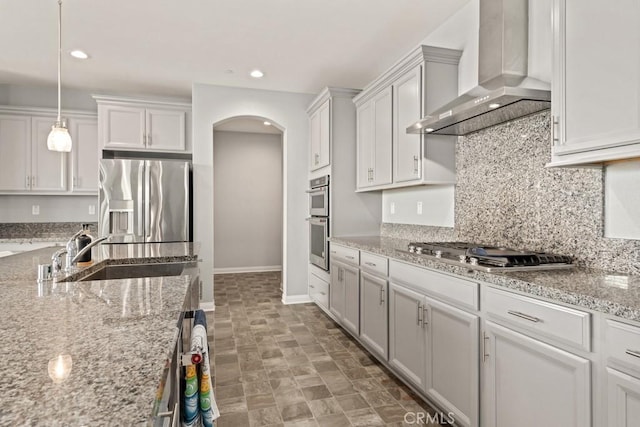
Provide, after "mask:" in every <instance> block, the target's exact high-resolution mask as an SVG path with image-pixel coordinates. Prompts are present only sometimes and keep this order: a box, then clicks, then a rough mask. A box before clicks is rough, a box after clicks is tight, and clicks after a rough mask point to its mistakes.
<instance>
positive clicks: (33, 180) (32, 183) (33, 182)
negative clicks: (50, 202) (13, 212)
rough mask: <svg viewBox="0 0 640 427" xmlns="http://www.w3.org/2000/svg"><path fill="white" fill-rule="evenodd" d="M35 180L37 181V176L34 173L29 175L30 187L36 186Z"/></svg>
mask: <svg viewBox="0 0 640 427" xmlns="http://www.w3.org/2000/svg"><path fill="white" fill-rule="evenodd" d="M36 182H38V177H37V176H35V175H34V176H32V177H31V188H35V187H36Z"/></svg>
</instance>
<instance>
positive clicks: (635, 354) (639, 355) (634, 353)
mask: <svg viewBox="0 0 640 427" xmlns="http://www.w3.org/2000/svg"><path fill="white" fill-rule="evenodd" d="M625 353H626V354H628V355H629V356H633V357H637V358H639V359H640V351H633V350H627V351H625Z"/></svg>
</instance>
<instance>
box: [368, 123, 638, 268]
mask: <svg viewBox="0 0 640 427" xmlns="http://www.w3.org/2000/svg"><path fill="white" fill-rule="evenodd" d="M550 123H551V119H550V112H549V111H545V112H542V113H538V114H535V115H532V116H529V117H525V118H522V119H519V120H515V121H512V122H509V123H505V124H502V125H499V126H494V127H492V128H489V129H486V130H483V131H480V132H476V133H473V134H470V135H467V136H465V137H461V138H459V140H458V143H457V146H456V168H457V179H456V188H455V226H454V228H441V227H428V226H417V225H408V224H389V223H386V224H382V227H381V234H382V235H385V236H389V237H399V238H405V239H416V240H422V241H428V240H432V241H438V240H440V241H442V240H458V241H473V242H482V243H485V244H491V245H500V246H510V247H514V248H527V249H530V250H540V251H547V252H557V253H561V254H567V255H572V256H574V257H575V258H576V260H577V261H578V263H579V264H581V265H584V266H589V267H594V268H600V269H604V270H611V271H618V272H621V273H632V274H640V241H639V240H626V239H610V238H605V237H603V236H604V231H603V230H604V225H603V224H604V217H603V215H604V214H603V212H604V210H603V200H604V197H603V191H604V172H603V169H590V168H545V164H546V163H548V162H549V161H550V157H551V149H550V146H549V144H550V143H549V141H550Z"/></svg>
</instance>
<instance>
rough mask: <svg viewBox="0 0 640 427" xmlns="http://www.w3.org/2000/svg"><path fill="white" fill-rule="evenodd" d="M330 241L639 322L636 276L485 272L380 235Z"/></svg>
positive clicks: (639, 289)
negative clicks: (409, 249)
mask: <svg viewBox="0 0 640 427" xmlns="http://www.w3.org/2000/svg"><path fill="white" fill-rule="evenodd" d="M330 241H331V242H333V243H337V244H341V245H344V246H349V247H353V248H356V249H360V250H363V251H368V252H372V253H376V254H380V255H384V256H386V257H389V258H392V259H396V260H400V261H405V262H409V263H412V264H416V265H418V266H423V267H428V268H433V269H435V270H440V271H443V272H448V273H452V274H456V275H458V276H461V277H465V278H468V279H471V280H478V281H482V282H485V283H489V284H492V285H496V286H500V287H503V288H506V289H512V290H515V291H520V292H523V293H527V294H530V295H532V296H536V297H540V298H544V299H548V300H550V301H556V302H561V303H565V304H571V305H574V306H577V307H582V308H586V309H588V310H593V311H596V312H600V313H604V314H609V315H612V316H618V317H621V318H624V319H629V320H634V321H638V322H640V276H633V275H628V274H621V273H614V272H607V271H603V270H596V269H588V268H580V267H576V268H573V269H568V270H553V271H531V272H505V273H503V272H500V273H485V272H483V271H477V270H470V269H468V268H465V267H464V266H463V265H460V266H458V265H452V264H447V263H444V262H440V261H438V260H437V259H433V258H427V257H425V256H421V255H414V254H411V253H408V252H406V249H407V245H408V244H409V241H408V240H403V239H396V238H391V237H384V236H364V237H332V238H331V239H330Z"/></svg>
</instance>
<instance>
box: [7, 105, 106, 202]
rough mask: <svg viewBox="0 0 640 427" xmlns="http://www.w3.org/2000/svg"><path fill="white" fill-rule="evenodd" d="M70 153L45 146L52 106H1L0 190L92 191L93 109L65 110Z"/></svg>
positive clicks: (94, 156) (95, 186)
mask: <svg viewBox="0 0 640 427" xmlns="http://www.w3.org/2000/svg"><path fill="white" fill-rule="evenodd" d="M62 118H63V120H64V121H65V122H66V124H67V128H68V129H69V134H70V135H71V140H72V142H73V145H72V148H71V153H59V152H55V151H49V149H48V148H47V137H48V136H49V132H50V131H51V126H52V125H53V124H54V122H55V120H56V113H55V111H54V110H50V109H44V108H21V107H1V108H0V170H1V171H0V192H2V193H5V194H94V193H95V192H96V191H97V189H98V131H97V118H96V115H95V113H89V112H82V111H75V112H72V111H69V112H64V111H63V115H62Z"/></svg>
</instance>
